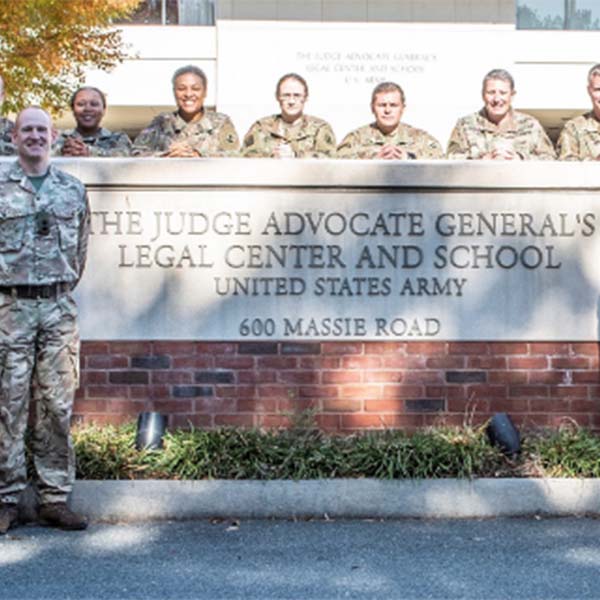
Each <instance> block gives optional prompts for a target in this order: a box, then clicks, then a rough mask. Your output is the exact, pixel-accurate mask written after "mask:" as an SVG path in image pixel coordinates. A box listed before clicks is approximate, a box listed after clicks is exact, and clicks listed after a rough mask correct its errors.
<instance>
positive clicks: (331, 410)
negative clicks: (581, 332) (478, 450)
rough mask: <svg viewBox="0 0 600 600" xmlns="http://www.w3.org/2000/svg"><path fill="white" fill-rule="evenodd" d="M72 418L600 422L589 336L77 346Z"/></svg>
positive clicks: (349, 423) (335, 423)
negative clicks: (309, 416)
mask: <svg viewBox="0 0 600 600" xmlns="http://www.w3.org/2000/svg"><path fill="white" fill-rule="evenodd" d="M81 361H82V371H81V375H82V377H81V388H80V389H79V391H78V394H77V399H76V402H75V407H74V417H75V421H76V422H77V421H79V422H82V421H83V422H90V421H95V422H99V423H109V422H110V423H119V422H123V421H127V420H132V419H135V417H136V416H137V414H138V413H139V412H141V411H147V410H155V411H160V412H162V413H164V414H167V415H169V423H170V425H171V426H186V425H187V424H188V422H189V423H192V424H193V425H194V426H197V427H212V426H219V425H241V426H260V427H280V426H286V425H287V424H289V419H290V415H291V414H294V413H302V411H304V410H305V409H314V410H315V411H316V419H317V422H318V423H319V425H320V426H321V427H322V428H324V429H327V430H331V431H353V430H357V429H372V428H378V429H381V428H404V429H414V428H416V427H421V426H424V425H431V424H435V423H447V424H462V423H464V422H469V419H470V415H472V419H473V421H471V422H475V423H479V422H481V421H483V420H485V419H486V418H487V417H489V416H490V415H491V414H493V413H494V412H508V413H509V414H510V415H511V416H512V417H513V419H514V420H515V423H517V424H519V425H524V424H539V425H550V426H555V425H557V424H559V423H560V422H561V420H563V419H564V418H565V417H568V418H570V419H574V420H575V421H577V422H578V423H580V424H581V425H585V426H589V427H593V428H594V429H600V410H599V407H600V378H599V374H598V366H599V364H598V344H595V343H569V342H557V343H526V342H515V343H505V342H489V343H487V342H486V343H483V342H469V343H465V342H462V343H456V342H427V343H420V342H406V343H404V342H401V343H394V342H382V343H379V342H364V343H363V342H320V343H319V342H305V343H298V342H279V343H277V342H239V343H237V342H223V343H212V342H210V343H205V342H165V341H160V342H150V341H144V342H84V343H83V344H82V358H81Z"/></svg>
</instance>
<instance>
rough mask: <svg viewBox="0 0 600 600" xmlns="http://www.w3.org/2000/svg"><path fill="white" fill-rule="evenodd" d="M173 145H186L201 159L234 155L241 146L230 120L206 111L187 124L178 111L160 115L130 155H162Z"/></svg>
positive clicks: (145, 131)
mask: <svg viewBox="0 0 600 600" xmlns="http://www.w3.org/2000/svg"><path fill="white" fill-rule="evenodd" d="M173 142H186V143H187V144H189V145H190V146H191V147H192V148H193V149H194V150H196V151H198V152H199V153H200V156H234V155H236V154H237V152H238V149H239V147H240V142H239V139H238V135H237V133H236V131H235V127H234V126H233V123H232V122H231V119H230V118H229V117H228V116H227V115H224V114H223V113H218V112H209V111H205V112H204V113H203V114H202V116H201V117H200V118H198V119H197V120H194V121H191V122H190V123H187V122H186V121H184V120H183V119H182V118H181V116H180V115H179V113H178V112H177V111H175V112H169V113H161V114H160V115H158V116H157V117H156V118H155V119H154V120H153V121H152V123H150V125H149V126H148V127H146V129H144V130H142V131H141V132H140V134H139V135H138V136H137V137H136V138H135V140H134V142H133V151H132V155H133V156H161V155H163V154H166V153H167V152H168V150H169V147H170V146H171V144H172V143H173Z"/></svg>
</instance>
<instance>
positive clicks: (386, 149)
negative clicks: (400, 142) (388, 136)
mask: <svg viewBox="0 0 600 600" xmlns="http://www.w3.org/2000/svg"><path fill="white" fill-rule="evenodd" d="M375 158H383V159H386V160H407V159H408V158H409V156H408V152H407V151H406V149H405V148H402V147H401V146H392V145H391V144H386V145H385V146H382V147H381V150H379V152H378V153H377V154H376V155H375Z"/></svg>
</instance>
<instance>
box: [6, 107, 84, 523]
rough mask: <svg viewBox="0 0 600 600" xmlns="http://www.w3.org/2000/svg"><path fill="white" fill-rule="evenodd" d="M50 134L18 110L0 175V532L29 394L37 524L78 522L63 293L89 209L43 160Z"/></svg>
mask: <svg viewBox="0 0 600 600" xmlns="http://www.w3.org/2000/svg"><path fill="white" fill-rule="evenodd" d="M55 135H56V133H55V131H54V130H53V129H52V121H51V119H50V116H49V115H48V114H47V113H46V112H45V111H44V110H42V109H41V108H37V107H31V108H26V109H25V110H23V111H22V112H21V113H20V114H19V116H18V118H17V122H16V125H15V129H14V132H13V141H14V143H15V146H16V149H17V154H18V160H17V161H16V162H15V163H12V164H10V165H5V166H4V167H3V168H2V170H0V383H1V388H0V390H1V391H0V533H6V531H7V530H8V529H9V528H10V527H12V526H13V525H15V524H16V522H17V502H18V500H19V497H20V495H21V493H22V492H23V490H24V489H25V487H26V484H27V471H26V465H25V447H24V437H25V429H26V426H27V414H28V408H29V400H30V388H31V395H32V396H33V397H34V398H35V400H36V415H35V424H34V429H33V432H32V433H33V435H32V440H31V441H32V453H33V465H34V469H35V474H36V484H37V492H38V496H39V500H40V513H39V518H40V522H41V523H42V524H45V525H48V526H51V527H60V528H62V529H85V527H86V526H87V521H86V519H85V518H84V517H82V516H80V515H77V514H75V513H73V512H72V511H71V510H69V508H67V505H66V500H67V495H68V494H69V492H70V491H71V488H72V485H73V480H74V476H75V464H74V456H73V449H72V445H71V438H70V432H69V427H70V419H71V409H72V405H73V397H74V394H75V389H76V388H77V385H78V361H79V357H78V351H79V334H78V328H77V307H76V306H75V302H74V301H73V298H72V296H71V290H72V289H73V288H74V287H75V286H76V285H77V282H78V281H79V278H80V277H81V274H82V272H83V268H84V265H85V259H86V250H87V242H88V234H89V226H90V212H89V205H88V199H87V194H86V191H85V188H84V187H83V184H82V183H81V182H80V181H79V180H78V179H75V178H74V177H72V176H70V175H67V174H66V173H63V172H62V171H59V170H58V169H56V168H54V166H51V165H50V164H49V157H50V146H51V143H52V140H53V138H54V137H55Z"/></svg>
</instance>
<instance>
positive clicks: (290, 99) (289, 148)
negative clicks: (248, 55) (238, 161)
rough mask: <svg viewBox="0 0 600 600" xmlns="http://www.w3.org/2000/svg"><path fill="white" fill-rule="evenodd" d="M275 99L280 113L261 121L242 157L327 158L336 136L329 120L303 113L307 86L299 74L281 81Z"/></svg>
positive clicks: (248, 138)
mask: <svg viewBox="0 0 600 600" xmlns="http://www.w3.org/2000/svg"><path fill="white" fill-rule="evenodd" d="M275 98H276V99H277V102H278V103H279V107H280V109H281V112H280V113H279V114H276V115H272V116H270V117H265V118H263V119H259V120H258V121H256V123H254V125H252V127H251V128H250V130H249V131H248V133H247V134H246V136H245V137H244V145H243V148H242V155H243V156H248V157H263V158H328V157H332V156H334V155H335V134H334V133H333V130H332V129H331V126H330V125H329V123H327V121H324V120H323V119H319V118H317V117H311V116H309V115H305V114H304V105H305V104H306V101H307V99H308V84H307V83H306V81H305V80H304V78H303V77H302V76H300V75H298V74H297V73H287V74H286V75H284V76H283V77H281V78H280V79H279V81H278V82H277V86H276V88H275Z"/></svg>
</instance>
